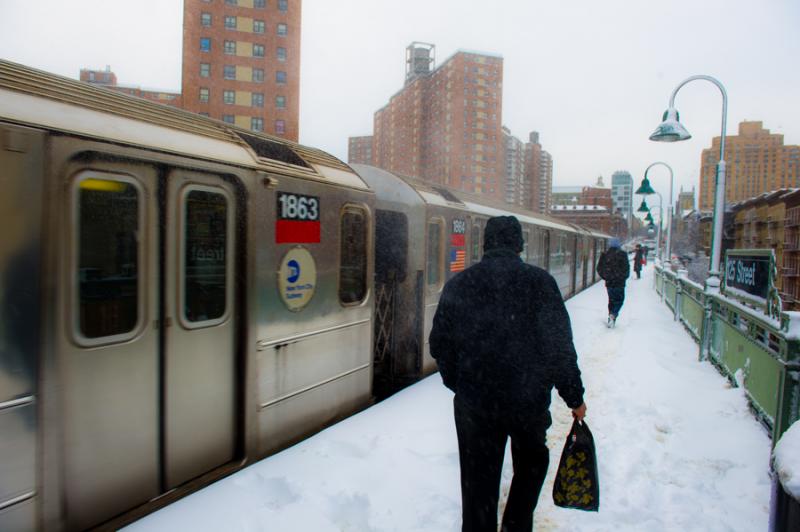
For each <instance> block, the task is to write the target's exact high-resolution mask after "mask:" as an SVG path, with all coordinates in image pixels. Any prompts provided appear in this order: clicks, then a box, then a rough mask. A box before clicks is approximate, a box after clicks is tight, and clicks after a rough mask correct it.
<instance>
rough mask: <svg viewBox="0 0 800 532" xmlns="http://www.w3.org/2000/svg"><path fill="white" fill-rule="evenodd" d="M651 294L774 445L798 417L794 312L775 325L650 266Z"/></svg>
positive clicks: (799, 370) (798, 335) (798, 344)
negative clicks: (741, 397) (744, 401)
mask: <svg viewBox="0 0 800 532" xmlns="http://www.w3.org/2000/svg"><path fill="white" fill-rule="evenodd" d="M655 275H656V282H655V287H656V291H657V292H658V293H659V295H661V296H662V297H663V300H664V303H665V304H666V305H667V306H668V307H669V308H670V309H671V310H672V312H673V314H674V315H675V318H676V319H677V320H679V321H680V322H681V323H682V324H683V325H684V327H685V328H686V330H687V331H688V333H689V334H690V335H691V336H692V338H694V340H695V341H696V342H697V343H698V345H699V358H700V360H706V359H708V360H709V361H710V362H711V363H712V364H713V365H714V366H715V367H716V368H717V369H718V370H719V371H720V372H721V373H722V374H723V375H725V376H727V377H728V379H730V381H731V383H732V384H733V385H734V386H741V387H742V388H743V389H744V392H745V394H746V396H747V398H748V400H749V401H750V404H751V405H752V407H753V410H754V412H755V413H756V415H757V416H758V418H759V420H760V421H761V422H762V423H763V424H764V425H765V426H766V427H768V429H769V431H770V435H771V437H772V441H773V443H774V442H777V441H778V439H779V438H780V436H781V435H782V434H783V432H784V431H786V429H787V428H789V426H790V425H791V424H792V423H793V422H795V421H797V420H798V418H800V312H783V313H782V314H781V320H780V321H778V320H775V319H772V318H770V317H769V316H767V315H765V314H764V313H763V312H762V311H761V310H758V309H753V308H749V307H747V306H746V305H744V304H742V303H741V302H739V301H737V300H735V299H733V298H729V297H726V296H725V295H724V294H721V293H719V291H718V290H715V289H713V288H712V289H704V288H703V287H702V286H700V285H699V284H697V283H695V282H692V281H691V280H689V278H688V277H687V275H686V272H685V270H679V271H677V272H674V271H672V270H670V269H668V268H666V267H662V266H661V265H658V264H656V266H655Z"/></svg>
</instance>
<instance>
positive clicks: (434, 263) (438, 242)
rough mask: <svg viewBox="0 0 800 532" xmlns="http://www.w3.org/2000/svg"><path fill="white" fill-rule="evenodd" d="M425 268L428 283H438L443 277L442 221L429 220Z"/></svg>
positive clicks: (430, 284) (431, 284)
mask: <svg viewBox="0 0 800 532" xmlns="http://www.w3.org/2000/svg"><path fill="white" fill-rule="evenodd" d="M426 261H427V262H426V264H425V269H426V270H427V272H428V278H427V281H428V285H429V286H433V285H438V284H439V283H440V281H441V279H442V271H441V270H442V223H441V222H438V221H433V220H432V221H430V222H428V247H427V259H426Z"/></svg>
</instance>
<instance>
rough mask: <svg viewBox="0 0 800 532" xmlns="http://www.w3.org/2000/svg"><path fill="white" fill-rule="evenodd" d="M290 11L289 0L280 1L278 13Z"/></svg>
mask: <svg viewBox="0 0 800 532" xmlns="http://www.w3.org/2000/svg"><path fill="white" fill-rule="evenodd" d="M288 9H289V2H288V0H278V11H286V10H288Z"/></svg>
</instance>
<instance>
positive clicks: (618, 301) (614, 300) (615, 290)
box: [606, 285, 625, 316]
mask: <svg viewBox="0 0 800 532" xmlns="http://www.w3.org/2000/svg"><path fill="white" fill-rule="evenodd" d="M606 290H607V291H608V313H609V314H613V315H614V316H618V315H619V310H620V309H621V308H622V302H623V301H625V286H624V285H623V286H606Z"/></svg>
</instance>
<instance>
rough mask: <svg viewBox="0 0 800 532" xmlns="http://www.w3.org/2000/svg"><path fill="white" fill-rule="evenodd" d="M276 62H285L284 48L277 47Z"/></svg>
mask: <svg viewBox="0 0 800 532" xmlns="http://www.w3.org/2000/svg"><path fill="white" fill-rule="evenodd" d="M276 53H277V55H278V61H286V48H281V47H278V50H277V52H276Z"/></svg>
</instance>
